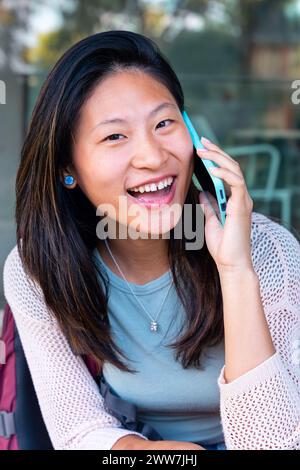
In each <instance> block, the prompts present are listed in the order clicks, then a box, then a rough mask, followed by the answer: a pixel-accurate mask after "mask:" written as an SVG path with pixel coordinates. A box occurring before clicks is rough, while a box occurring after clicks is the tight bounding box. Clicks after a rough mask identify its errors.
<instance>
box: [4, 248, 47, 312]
mask: <svg viewBox="0 0 300 470" xmlns="http://www.w3.org/2000/svg"><path fill="white" fill-rule="evenodd" d="M3 287H4V296H5V299H6V301H7V302H8V304H9V306H10V308H11V310H12V312H13V314H14V315H15V314H17V313H18V312H19V313H20V314H21V315H26V316H28V317H31V318H32V319H35V320H50V319H52V316H51V315H50V313H49V311H48V308H47V307H46V305H45V301H44V295H43V292H42V289H41V287H40V285H39V284H38V283H37V282H35V281H34V280H33V279H32V278H31V277H30V276H29V275H28V273H27V272H26V270H25V269H24V266H23V263H22V259H21V256H20V253H19V249H18V245H15V246H14V247H13V248H12V250H11V251H10V252H9V254H8V255H7V257H6V259H5V262H4V268H3Z"/></svg>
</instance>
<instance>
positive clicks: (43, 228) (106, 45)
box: [16, 30, 224, 373]
mask: <svg viewBox="0 0 300 470" xmlns="http://www.w3.org/2000/svg"><path fill="white" fill-rule="evenodd" d="M126 67H135V68H138V69H139V70H142V71H144V72H146V73H149V74H151V76H152V77H154V78H155V79H156V80H158V81H160V82H161V83H162V84H164V85H165V86H166V87H167V88H168V89H169V91H170V92H171V94H172V95H173V96H174V98H175V100H176V102H177V104H178V107H179V109H180V111H181V112H182V111H183V110H184V96H183V91H182V88H181V85H180V83H179V80H178V78H177V76H176V74H175V73H174V71H173V70H172V68H171V66H170V64H169V63H168V61H167V59H166V58H165V57H164V56H163V54H162V53H161V52H160V50H159V48H158V46H157V45H156V44H155V42H154V41H152V40H151V39H149V38H147V37H145V36H143V35H141V34H137V33H134V32H130V31H117V30H115V31H106V32H101V33H98V34H94V35H92V36H89V37H87V38H85V39H83V40H81V41H80V42H78V43H77V44H75V45H73V46H72V47H71V48H70V49H69V50H67V51H66V52H65V53H64V55H63V56H62V57H61V58H60V59H59V61H58V62H57V63H56V64H55V66H54V67H53V69H52V70H51V71H50V73H49V75H48V77H47V79H46V81H45V83H44V84H43V86H42V89H41V91H40V94H39V97H38V99H37V102H36V104H35V107H34V110H33V113H32V117H31V121H30V123H29V128H28V132H27V135H26V138H25V142H24V145H23V148H22V153H21V162H20V166H19V169H18V173H17V179H16V223H17V244H18V250H19V253H20V256H21V259H22V262H23V265H24V269H25V270H26V272H27V273H28V274H29V275H30V277H31V278H32V279H33V280H35V281H37V282H38V284H39V285H40V287H41V289H42V291H43V294H44V299H45V302H46V305H47V306H48V307H49V308H50V311H51V313H52V314H53V315H54V316H55V318H56V319H57V321H58V323H59V325H60V327H61V329H62V331H63V333H64V334H65V336H66V338H67V340H68V341H69V344H70V346H71V348H72V351H73V352H74V354H80V355H88V356H90V357H91V358H93V359H94V360H95V361H96V362H97V365H98V367H99V369H101V367H102V366H103V362H104V361H109V362H110V363H112V364H114V365H115V366H116V367H118V368H119V369H121V370H124V371H127V372H132V373H134V372H135V371H134V370H133V369H131V368H129V367H128V366H127V365H126V364H125V363H123V362H122V360H121V359H120V358H119V357H118V356H117V355H118V354H120V355H121V356H123V357H126V356H125V355H124V354H123V352H122V351H120V349H119V348H118V346H117V345H116V344H115V343H114V341H113V339H112V338H111V327H110V323H109V317H108V314H107V301H108V295H109V292H108V289H107V279H106V277H105V275H104V273H103V272H101V268H100V266H99V265H97V263H96V262H95V259H94V257H93V256H92V254H93V250H94V249H95V247H96V245H97V244H98V243H99V238H97V235H96V225H97V223H98V222H99V216H96V210H95V207H94V206H93V204H92V203H91V202H90V201H89V200H88V199H87V198H86V196H85V195H84V194H83V192H82V191H81V189H80V188H79V187H78V185H77V186H76V187H75V188H74V189H73V190H69V189H67V188H65V187H64V185H63V183H62V180H61V172H62V169H64V168H66V167H67V166H68V165H70V164H71V162H72V135H73V132H74V130H75V127H76V125H77V123H78V119H79V114H80V109H81V107H82V105H83V103H84V102H85V101H86V100H87V98H88V97H89V96H90V95H91V94H92V92H93V90H94V88H95V87H96V85H97V84H99V83H100V81H101V80H103V78H104V77H106V76H107V75H109V74H111V73H114V72H116V71H118V70H122V69H125V68H126ZM198 195H199V191H198V190H197V189H196V188H195V186H194V184H193V183H192V182H191V185H190V187H189V189H188V192H187V197H186V200H185V203H187V204H191V205H192V207H193V219H194V217H195V208H196V204H199V199H198ZM183 213H184V209H183ZM183 219H184V217H183V215H182V218H181V220H182V221H183ZM173 230H174V229H173ZM173 230H172V231H171V236H170V240H169V243H168V246H169V248H168V256H169V262H170V268H171V272H172V275H173V279H174V285H175V287H176V291H177V293H178V296H179V298H180V300H181V302H182V304H183V306H184V309H185V311H186V322H185V324H184V327H183V328H182V330H181V331H180V333H181V336H180V337H179V338H177V340H176V342H175V343H172V344H170V345H169V347H171V348H173V349H174V350H176V360H178V359H180V360H181V363H182V366H183V367H184V368H188V367H191V366H193V367H196V368H200V369H201V368H202V365H201V361H200V356H201V355H202V352H203V351H204V349H205V347H209V346H213V345H216V344H218V343H219V342H220V341H221V340H222V339H223V337H224V328H223V310H222V298H221V288H220V281H219V275H218V271H217V268H216V265H215V263H214V261H213V259H212V257H211V256H210V254H209V252H208V249H207V246H206V244H204V246H203V247H202V248H201V249H199V250H185V242H186V240H185V237H184V230H183V231H182V232H183V237H182V239H178V238H175V237H174V236H173V235H174V234H173ZM188 241H190V240H188ZM98 276H101V279H102V280H103V281H104V287H103V288H102V287H101V285H100V282H99V278H98Z"/></svg>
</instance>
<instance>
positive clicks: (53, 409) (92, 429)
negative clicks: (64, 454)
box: [4, 246, 147, 450]
mask: <svg viewBox="0 0 300 470" xmlns="http://www.w3.org/2000/svg"><path fill="white" fill-rule="evenodd" d="M4 294H5V298H6V300H7V302H8V303H9V305H10V307H11V310H12V313H13V316H14V319H15V323H16V326H17V329H18V332H19V336H20V340H21V343H22V346H23V349H24V354H25V358H26V361H27V364H28V367H29V370H30V373H31V377H32V381H33V385H34V388H35V391H36V394H37V398H38V402H39V406H40V409H41V413H42V416H43V419H44V422H45V425H46V428H47V431H48V434H49V437H50V439H51V442H52V445H53V447H54V449H88V450H102V449H103V450H105V449H111V448H112V446H113V445H114V444H115V443H116V441H117V440H118V439H120V438H121V437H123V436H125V435H128V434H136V435H138V436H140V437H142V438H144V439H147V438H146V437H145V436H143V435H142V434H140V433H138V432H135V431H131V430H128V429H125V428H122V427H121V426H122V423H121V422H120V421H119V420H118V419H117V418H115V417H114V416H112V415H110V414H109V413H108V411H107V408H106V404H105V402H104V399H103V397H102V395H101V394H100V392H99V388H98V386H97V384H96V382H95V380H94V379H93V377H92V376H91V374H90V372H89V370H88V369H87V367H86V365H85V363H84V361H83V360H82V358H81V357H80V356H76V355H74V354H73V352H72V351H71V349H70V346H69V343H68V342H67V340H66V337H65V336H64V335H63V334H62V331H61V329H60V328H59V326H58V323H57V321H56V319H54V317H53V315H50V312H49V309H48V308H47V307H46V305H45V302H44V300H43V294H42V292H41V288H40V286H38V285H37V284H36V283H34V282H33V281H32V279H29V277H28V276H27V275H26V274H25V271H24V269H23V265H22V262H21V258H20V256H19V252H18V249H17V246H15V247H14V248H13V249H12V250H11V252H10V253H9V255H8V257H7V258H6V260H5V264H4Z"/></svg>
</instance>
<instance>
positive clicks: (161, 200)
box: [127, 177, 177, 207]
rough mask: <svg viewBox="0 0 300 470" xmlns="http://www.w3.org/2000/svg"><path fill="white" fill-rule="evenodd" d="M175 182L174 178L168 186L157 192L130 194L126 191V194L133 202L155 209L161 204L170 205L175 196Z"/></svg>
mask: <svg viewBox="0 0 300 470" xmlns="http://www.w3.org/2000/svg"><path fill="white" fill-rule="evenodd" d="M176 181H177V178H176V177H175V178H174V179H173V181H172V184H171V185H170V186H167V187H166V188H163V189H160V190H157V191H149V192H146V193H138V192H133V193H130V192H129V191H127V193H128V195H129V197H130V198H132V200H133V201H134V202H137V203H139V204H142V205H143V206H146V207H157V206H160V205H162V204H170V202H171V201H172V199H173V197H174V194H175V189H176Z"/></svg>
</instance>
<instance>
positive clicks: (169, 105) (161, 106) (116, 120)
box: [91, 102, 177, 132]
mask: <svg viewBox="0 0 300 470" xmlns="http://www.w3.org/2000/svg"><path fill="white" fill-rule="evenodd" d="M164 108H175V109H177V106H176V105H175V104H174V103H168V102H165V103H161V104H159V105H158V106H156V108H154V109H152V111H150V113H149V114H148V117H150V116H153V115H154V114H156V113H158V112H159V111H160V110H161V109H164ZM124 122H127V120H126V119H121V118H113V119H105V120H104V121H101V122H98V124H96V126H95V127H93V129H92V130H91V132H92V131H93V130H94V129H96V127H98V126H102V125H104V124H112V123H124Z"/></svg>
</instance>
